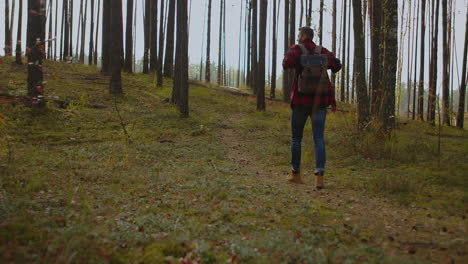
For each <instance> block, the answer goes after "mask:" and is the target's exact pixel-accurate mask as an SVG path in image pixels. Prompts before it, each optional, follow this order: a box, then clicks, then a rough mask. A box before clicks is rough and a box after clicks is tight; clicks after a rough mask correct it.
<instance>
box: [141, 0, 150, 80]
mask: <svg viewBox="0 0 468 264" xmlns="http://www.w3.org/2000/svg"><path fill="white" fill-rule="evenodd" d="M151 1H152V0H145V15H144V31H145V33H144V34H145V35H144V51H143V52H144V53H143V73H149V68H148V64H149V46H150V34H151V33H150V27H151V26H150V23H151V22H150V21H151V14H150V12H151Z"/></svg>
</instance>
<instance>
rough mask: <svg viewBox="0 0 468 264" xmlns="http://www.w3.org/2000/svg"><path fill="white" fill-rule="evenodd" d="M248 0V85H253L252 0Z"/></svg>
mask: <svg viewBox="0 0 468 264" xmlns="http://www.w3.org/2000/svg"><path fill="white" fill-rule="evenodd" d="M246 1H248V6H249V8H248V10H249V15H248V20H247V27H248V28H247V86H251V85H252V82H251V80H252V79H251V78H252V77H251V75H252V65H251V62H252V1H251V0H246Z"/></svg>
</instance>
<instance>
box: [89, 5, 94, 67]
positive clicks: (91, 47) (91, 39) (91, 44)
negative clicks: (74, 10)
mask: <svg viewBox="0 0 468 264" xmlns="http://www.w3.org/2000/svg"><path fill="white" fill-rule="evenodd" d="M90 15H91V24H90V29H89V47H88V64H89V65H92V64H93V56H94V0H91V14H90Z"/></svg>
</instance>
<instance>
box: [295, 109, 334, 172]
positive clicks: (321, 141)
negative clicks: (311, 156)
mask: <svg viewBox="0 0 468 264" xmlns="http://www.w3.org/2000/svg"><path fill="white" fill-rule="evenodd" d="M309 116H310V118H311V120H312V132H313V136H314V143H315V172H314V173H324V172H325V162H326V156H325V138H324V134H323V132H324V130H325V119H326V117H327V109H326V108H319V109H316V110H314V111H312V107H311V106H310V105H293V109H292V115H291V129H292V140H291V154H292V160H291V165H292V169H293V170H294V171H300V168H301V143H302V137H303V134H304V126H305V123H306V121H307V118H308V117H309Z"/></svg>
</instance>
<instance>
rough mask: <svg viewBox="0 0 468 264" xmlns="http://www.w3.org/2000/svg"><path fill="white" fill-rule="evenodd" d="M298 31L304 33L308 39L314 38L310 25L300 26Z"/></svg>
mask: <svg viewBox="0 0 468 264" xmlns="http://www.w3.org/2000/svg"><path fill="white" fill-rule="evenodd" d="M299 33H302V34H304V35H306V37H307V38H308V39H310V40H312V39H313V38H314V30H313V29H312V28H310V27H301V28H299Z"/></svg>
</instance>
